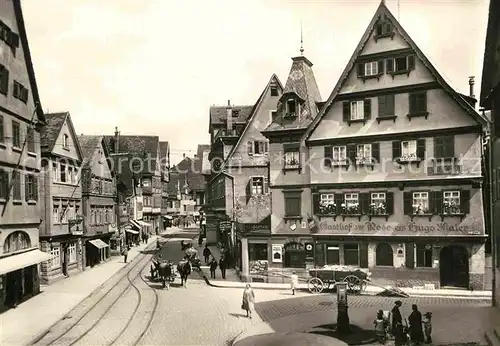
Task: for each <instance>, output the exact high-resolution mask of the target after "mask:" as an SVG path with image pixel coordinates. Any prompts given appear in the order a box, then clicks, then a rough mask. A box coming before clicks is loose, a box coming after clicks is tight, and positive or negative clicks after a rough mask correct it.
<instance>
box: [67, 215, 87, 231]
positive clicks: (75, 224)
mask: <svg viewBox="0 0 500 346" xmlns="http://www.w3.org/2000/svg"><path fill="white" fill-rule="evenodd" d="M83 219H84V217H83V216H82V215H77V216H76V217H75V218H74V219H71V220H68V227H69V232H70V233H71V234H72V235H77V236H80V235H83V225H82V223H83Z"/></svg>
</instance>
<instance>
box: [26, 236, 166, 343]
mask: <svg viewBox="0 0 500 346" xmlns="http://www.w3.org/2000/svg"><path fill="white" fill-rule="evenodd" d="M155 241H156V239H155V240H154V241H152V242H151V243H150V244H147V245H146V247H145V248H144V249H143V250H140V251H138V253H137V256H135V257H134V259H133V260H132V261H130V262H128V263H127V264H126V265H124V266H123V267H121V268H120V269H118V270H117V271H116V272H115V273H114V274H112V275H111V276H110V277H109V278H108V279H106V280H105V281H104V282H103V283H101V284H100V285H99V286H97V287H96V288H94V289H93V290H92V292H90V293H89V294H88V295H86V296H85V297H83V298H82V299H81V300H80V301H79V302H78V303H77V304H76V305H75V306H73V307H72V308H71V309H69V310H68V311H66V312H65V313H64V314H63V315H62V317H61V318H59V319H58V320H57V321H55V322H54V323H52V324H51V325H50V326H49V327H48V328H46V329H45V330H44V331H43V332H41V333H39V334H38V335H36V336H35V337H34V338H32V339H31V340H30V342H29V343H28V345H34V344H36V343H37V342H38V341H40V340H42V339H43V338H44V337H45V336H46V335H47V334H48V333H50V331H51V330H52V328H53V327H54V326H55V325H56V324H57V323H59V322H60V321H61V320H63V319H64V318H65V317H66V316H67V315H68V314H69V313H70V312H71V311H72V310H73V309H75V308H76V307H77V306H78V305H79V304H81V302H83V301H84V300H85V299H87V298H89V297H91V296H92V295H93V294H94V293H95V291H97V290H99V289H102V288H103V287H104V286H105V285H106V283H108V281H110V280H112V279H113V278H114V277H115V276H116V275H117V274H119V273H120V272H121V271H123V270H124V269H126V268H127V267H128V266H129V265H130V264H131V263H133V262H135V261H136V259H137V258H139V255H143V256H144V254H143V253H142V251H145V250H148V247H149V246H150V245H153V244H154V243H155ZM154 249H156V246H155V248H152V249H149V250H154ZM123 277H125V276H123ZM123 277H122V278H123ZM111 289H113V287H112V288H111ZM111 289H110V290H111ZM106 294H107V293H106Z"/></svg>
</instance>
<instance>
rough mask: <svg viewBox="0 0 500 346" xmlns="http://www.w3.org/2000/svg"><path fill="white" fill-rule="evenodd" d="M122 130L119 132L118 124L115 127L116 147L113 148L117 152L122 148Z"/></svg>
mask: <svg viewBox="0 0 500 346" xmlns="http://www.w3.org/2000/svg"><path fill="white" fill-rule="evenodd" d="M119 144H120V132H118V126H116V127H115V147H114V148H113V149H114V151H115V153H118V152H119V148H120V145H119Z"/></svg>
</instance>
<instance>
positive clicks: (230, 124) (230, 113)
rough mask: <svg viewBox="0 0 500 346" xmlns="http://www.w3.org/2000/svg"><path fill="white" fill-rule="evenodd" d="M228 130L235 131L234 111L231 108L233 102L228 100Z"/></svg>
mask: <svg viewBox="0 0 500 346" xmlns="http://www.w3.org/2000/svg"><path fill="white" fill-rule="evenodd" d="M226 112H227V129H228V130H229V131H231V130H232V129H233V109H232V107H231V100H227V107H226Z"/></svg>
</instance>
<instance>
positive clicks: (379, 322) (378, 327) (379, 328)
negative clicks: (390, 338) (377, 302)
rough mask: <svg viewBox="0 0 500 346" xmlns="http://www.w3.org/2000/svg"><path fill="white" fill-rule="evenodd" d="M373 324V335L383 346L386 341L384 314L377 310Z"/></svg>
mask: <svg viewBox="0 0 500 346" xmlns="http://www.w3.org/2000/svg"><path fill="white" fill-rule="evenodd" d="M373 324H375V334H376V335H377V339H378V341H379V342H380V343H381V344H382V345H383V344H385V341H386V339H387V334H386V326H387V321H386V319H385V318H384V312H383V311H382V310H379V311H378V312H377V318H376V319H375V320H374V321H373Z"/></svg>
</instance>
